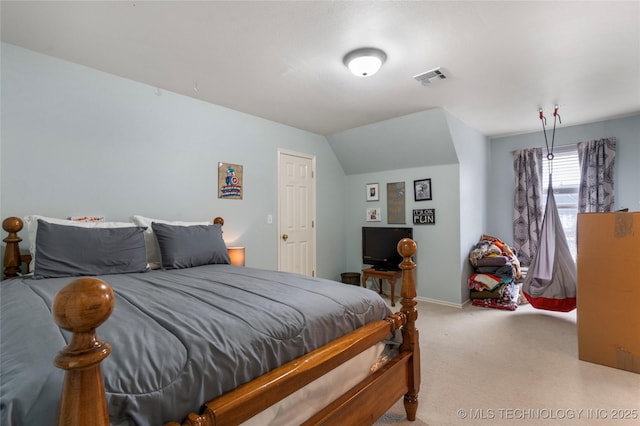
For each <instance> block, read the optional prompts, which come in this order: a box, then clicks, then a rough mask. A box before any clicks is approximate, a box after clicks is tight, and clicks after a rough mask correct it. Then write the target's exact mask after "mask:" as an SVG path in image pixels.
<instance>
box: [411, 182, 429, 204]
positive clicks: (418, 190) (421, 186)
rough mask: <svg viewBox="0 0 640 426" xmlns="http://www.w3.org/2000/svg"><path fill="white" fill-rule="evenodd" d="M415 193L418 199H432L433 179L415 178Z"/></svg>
mask: <svg viewBox="0 0 640 426" xmlns="http://www.w3.org/2000/svg"><path fill="white" fill-rule="evenodd" d="M413 195H414V196H415V200H416V201H425V200H431V179H419V180H414V181H413Z"/></svg>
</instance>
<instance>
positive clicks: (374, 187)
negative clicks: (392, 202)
mask: <svg viewBox="0 0 640 426" xmlns="http://www.w3.org/2000/svg"><path fill="white" fill-rule="evenodd" d="M366 189H367V201H378V200H379V199H380V187H379V185H378V184H377V183H368V184H367V188H366Z"/></svg>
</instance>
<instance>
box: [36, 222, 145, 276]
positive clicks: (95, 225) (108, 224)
mask: <svg viewBox="0 0 640 426" xmlns="http://www.w3.org/2000/svg"><path fill="white" fill-rule="evenodd" d="M38 219H41V220H44V221H45V222H49V223H54V224H57V225H66V226H79V227H81V228H128V227H131V226H136V225H135V224H133V223H132V222H104V221H92V222H82V221H76V220H69V219H58V218H54V217H46V216H39V215H29V216H25V217H24V218H23V221H24V223H26V224H27V235H28V237H29V253H31V263H30V264H29V271H31V272H33V268H34V267H35V264H36V244H37V243H36V235H37V234H38Z"/></svg>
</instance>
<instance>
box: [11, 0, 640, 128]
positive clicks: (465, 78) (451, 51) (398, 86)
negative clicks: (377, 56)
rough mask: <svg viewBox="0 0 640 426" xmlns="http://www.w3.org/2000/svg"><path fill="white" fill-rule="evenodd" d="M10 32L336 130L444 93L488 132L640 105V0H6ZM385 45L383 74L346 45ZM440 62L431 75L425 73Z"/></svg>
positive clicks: (241, 106)
mask: <svg viewBox="0 0 640 426" xmlns="http://www.w3.org/2000/svg"><path fill="white" fill-rule="evenodd" d="M0 7H1V9H0V13H1V15H2V41H4V42H7V43H11V44H14V45H18V46H21V47H24V48H27V49H31V50H34V51H37V52H41V53H44V54H47V55H51V56H54V57H58V58H61V59H65V60H68V61H72V62H75V63H78V64H82V65H86V66H88V67H92V68H95V69H98V70H102V71H105V72H108V73H112V74H115V75H118V76H122V77H125V78H129V79H132V80H135V81H139V82H142V83H146V84H149V85H151V86H153V87H157V88H159V89H161V90H169V91H173V92H177V93H181V94H184V95H187V96H191V97H194V98H198V99H201V100H204V101H208V102H211V103H215V104H218V105H222V106H225V107H229V108H232V109H235V110H238V111H242V112H246V113H249V114H253V115H256V116H259V117H263V118H266V119H269V120H273V121H276V122H280V123H284V124H287V125H291V126H294V127H297V128H301V129H305V130H309V131H311V132H315V133H319V134H324V135H330V134H334V133H336V132H341V131H344V130H347V129H351V128H355V127H358V126H362V125H365V124H370V123H375V122H379V121H382V120H386V119H389V118H394V117H400V116H404V115H407V114H411V113H414V112H418V111H424V110H428V109H431V108H442V109H444V110H446V111H447V112H448V113H450V114H452V115H453V116H455V117H457V118H458V119H459V120H461V121H463V122H464V123H466V124H467V125H469V126H470V127H472V128H474V129H476V130H478V131H479V132H481V133H482V134H484V135H487V136H500V135H506V134H514V133H522V132H529V131H535V130H539V129H540V121H539V119H538V113H537V110H538V108H539V107H543V108H544V109H545V111H546V114H547V115H550V114H551V110H552V107H553V105H554V104H559V106H560V112H561V116H562V119H563V124H564V125H574V124H582V123H585V122H591V121H597V120H601V119H607V118H613V117H619V116H624V115H629V114H633V113H637V112H639V111H640V2H638V1H604V2H593V1H584V2H583V1H571V2H559V1H558V2H540V1H511V2H485V1H470V2H457V1H443V2H435V1H422V2H414V1H412V2H404V1H394V2H368V1H363V2H341V1H282V2H274V1H230V2H223V1H194V2H190V1H163V2H160V1H113V2H98V1H96V2H94V1H86V2H58V1H47V2H29V1H18V2H11V1H2V3H1V6H0ZM359 47H378V48H380V49H383V50H384V51H385V52H386V54H387V61H386V63H385V64H384V65H383V67H382V69H381V70H380V71H379V72H378V74H376V75H374V76H372V77H369V78H356V77H354V76H353V75H352V74H351V73H350V72H349V71H348V70H347V68H346V67H345V66H344V64H343V63H342V58H343V56H344V55H345V54H346V53H347V52H349V51H350V50H353V49H356V48H359ZM436 67H441V69H442V70H443V71H444V72H445V73H446V75H447V79H446V80H444V81H442V82H440V83H438V84H436V85H433V86H432V87H425V86H422V85H421V84H420V83H418V82H417V81H416V80H414V78H413V76H414V75H416V74H419V73H422V72H424V71H428V70H430V69H433V68H436Z"/></svg>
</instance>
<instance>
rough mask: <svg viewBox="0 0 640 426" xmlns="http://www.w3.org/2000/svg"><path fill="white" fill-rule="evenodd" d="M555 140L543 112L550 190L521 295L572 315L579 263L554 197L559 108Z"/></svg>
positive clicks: (535, 303) (548, 308) (553, 309)
mask: <svg viewBox="0 0 640 426" xmlns="http://www.w3.org/2000/svg"><path fill="white" fill-rule="evenodd" d="M553 116H554V121H553V137H552V139H551V148H549V143H548V141H547V133H546V130H545V123H546V118H545V117H544V116H543V115H542V110H540V120H542V122H543V123H542V129H543V132H544V138H545V143H546V144H547V159H548V160H549V164H550V166H549V189H548V191H547V206H546V208H545V212H544V217H543V219H542V228H541V231H540V241H539V245H538V251H537V252H536V254H535V255H534V257H533V261H532V262H531V265H530V266H529V271H528V272H527V276H526V277H525V280H524V283H523V284H522V292H523V294H524V296H525V298H526V299H527V300H528V301H529V303H531V306H533V307H534V308H537V309H544V310H549V311H560V312H569V311H572V310H573V309H575V308H576V292H577V279H576V275H577V274H576V264H575V262H574V260H573V257H572V256H571V251H570V250H569V245H568V244H567V238H566V237H565V234H564V230H563V229H562V223H561V221H560V215H559V214H558V208H557V207H556V200H555V197H554V196H553V185H552V179H551V178H552V171H553V169H552V167H551V165H552V164H553V163H552V161H553V143H554V140H555V133H556V119H559V117H560V116H559V115H558V107H557V106H556V107H555V109H554V112H553Z"/></svg>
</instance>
